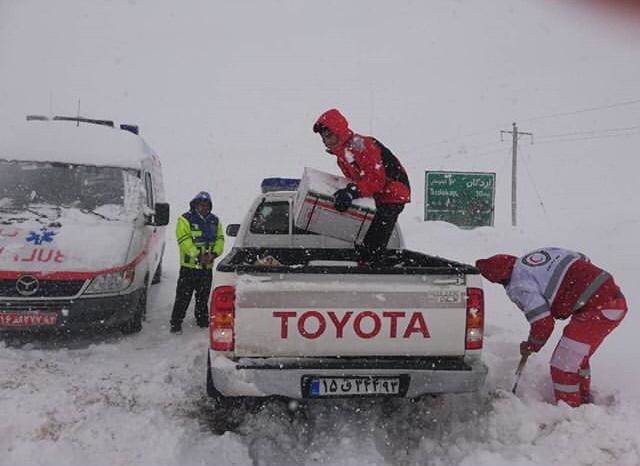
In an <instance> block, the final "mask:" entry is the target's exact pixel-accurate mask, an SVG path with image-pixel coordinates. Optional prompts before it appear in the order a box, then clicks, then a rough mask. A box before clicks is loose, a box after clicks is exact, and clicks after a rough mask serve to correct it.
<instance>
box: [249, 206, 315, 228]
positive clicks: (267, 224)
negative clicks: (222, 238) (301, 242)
mask: <svg viewBox="0 0 640 466" xmlns="http://www.w3.org/2000/svg"><path fill="white" fill-rule="evenodd" d="M249 231H251V233H254V234H258V235H288V234H289V202H287V201H276V202H262V203H261V204H260V205H259V206H258V208H257V209H256V211H255V213H254V214H253V218H252V219H251V225H250V226H249ZM293 233H294V234H296V235H306V234H313V233H311V232H307V231H305V230H301V229H299V228H297V227H294V231H293Z"/></svg>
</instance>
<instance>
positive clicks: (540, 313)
mask: <svg viewBox="0 0 640 466" xmlns="http://www.w3.org/2000/svg"><path fill="white" fill-rule="evenodd" d="M550 314H551V313H550V312H549V306H547V304H546V303H545V304H543V305H542V306H538V307H536V308H535V309H531V310H530V311H527V312H525V313H524V316H525V317H526V318H527V320H528V321H529V323H530V324H531V323H533V322H535V321H536V320H540V319H542V318H544V317H546V316H548V315H550Z"/></svg>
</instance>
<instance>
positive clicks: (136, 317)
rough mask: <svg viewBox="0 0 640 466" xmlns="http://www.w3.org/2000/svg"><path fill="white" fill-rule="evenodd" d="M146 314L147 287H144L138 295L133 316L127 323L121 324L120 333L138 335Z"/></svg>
mask: <svg viewBox="0 0 640 466" xmlns="http://www.w3.org/2000/svg"><path fill="white" fill-rule="evenodd" d="M146 314H147V287H146V286H145V287H144V288H143V289H142V292H141V293H140V299H138V304H137V305H136V308H135V309H134V311H133V316H131V319H129V320H128V321H127V322H125V323H124V324H122V327H120V330H121V331H122V333H124V334H126V335H129V334H132V333H138V332H140V331H141V330H142V320H143V319H144V317H145V315H146Z"/></svg>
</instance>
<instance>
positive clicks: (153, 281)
mask: <svg viewBox="0 0 640 466" xmlns="http://www.w3.org/2000/svg"><path fill="white" fill-rule="evenodd" d="M163 256H164V254H163V255H162V256H160V262H158V267H157V268H156V271H155V273H154V274H153V279H151V284H152V285H157V284H158V283H160V282H161V281H162V258H163Z"/></svg>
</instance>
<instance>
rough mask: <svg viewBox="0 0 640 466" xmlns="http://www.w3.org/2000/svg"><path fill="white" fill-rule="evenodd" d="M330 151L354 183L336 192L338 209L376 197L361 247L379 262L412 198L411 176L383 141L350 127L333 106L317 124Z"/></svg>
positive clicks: (365, 254) (366, 259)
mask: <svg viewBox="0 0 640 466" xmlns="http://www.w3.org/2000/svg"><path fill="white" fill-rule="evenodd" d="M313 132H314V133H319V134H320V136H321V137H322V142H323V143H324V145H325V146H326V148H327V152H329V153H330V154H333V155H335V156H336V161H337V163H338V167H340V170H342V173H343V174H344V176H345V177H347V178H348V179H349V180H350V181H351V183H349V184H348V185H347V186H346V187H345V188H343V189H339V190H338V191H336V192H335V193H334V199H335V200H334V205H335V208H336V210H337V211H339V212H344V211H345V210H347V209H348V208H349V207H350V206H351V203H352V202H353V200H354V199H357V198H359V197H373V199H374V200H375V203H376V214H375V216H374V218H373V220H372V222H371V226H370V227H369V230H368V231H367V234H366V235H365V237H364V240H363V244H362V247H361V248H359V249H358V253H359V255H360V259H361V260H362V261H363V262H366V263H372V262H375V260H376V258H377V256H378V255H379V253H380V252H382V251H384V250H385V249H386V247H387V244H388V242H389V238H391V234H392V233H393V228H394V226H395V224H396V222H397V221H398V216H399V215H400V212H402V210H403V209H404V206H405V204H407V203H408V202H410V201H411V187H410V185H409V177H408V176H407V172H406V171H405V169H404V167H403V166H402V164H401V163H400V162H399V161H398V159H397V158H396V157H395V155H393V153H392V152H391V151H390V150H389V149H387V148H386V147H385V146H384V145H383V144H382V143H380V142H379V141H377V140H376V139H375V138H373V137H371V136H362V135H360V134H356V133H354V132H353V131H351V129H349V123H348V122H347V120H346V118H345V117H344V116H343V115H342V114H341V113H340V111H338V110H337V109H335V108H333V109H331V110H327V111H326V112H324V113H323V114H322V115H320V117H319V118H318V120H317V121H316V122H315V124H314V125H313Z"/></svg>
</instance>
